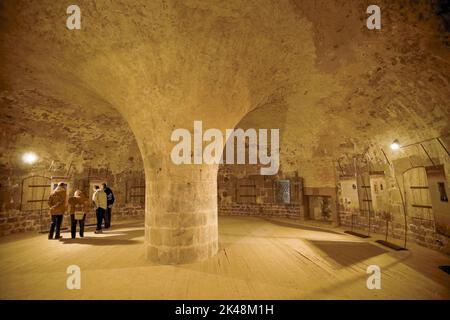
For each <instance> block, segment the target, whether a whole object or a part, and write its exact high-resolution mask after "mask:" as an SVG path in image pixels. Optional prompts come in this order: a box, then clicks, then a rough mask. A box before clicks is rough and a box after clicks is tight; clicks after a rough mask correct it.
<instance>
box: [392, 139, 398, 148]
mask: <svg viewBox="0 0 450 320" xmlns="http://www.w3.org/2000/svg"><path fill="white" fill-rule="evenodd" d="M391 149H392V150H398V149H400V142H398V140H397V139H395V140H394V142H392V143H391Z"/></svg>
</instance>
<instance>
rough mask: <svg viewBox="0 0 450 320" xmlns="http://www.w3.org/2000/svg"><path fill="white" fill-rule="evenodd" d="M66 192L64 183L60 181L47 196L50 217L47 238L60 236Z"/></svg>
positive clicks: (59, 237)
mask: <svg viewBox="0 0 450 320" xmlns="http://www.w3.org/2000/svg"><path fill="white" fill-rule="evenodd" d="M66 193H67V191H66V184H64V183H63V182H60V183H58V186H57V187H56V189H55V190H53V192H52V193H51V194H50V196H49V198H48V207H49V213H50V215H51V218H52V222H51V224H50V231H49V233H48V239H49V240H51V239H53V235H55V239H61V238H62V236H60V231H61V224H62V221H63V217H64V213H65V212H66V196H67V195H66Z"/></svg>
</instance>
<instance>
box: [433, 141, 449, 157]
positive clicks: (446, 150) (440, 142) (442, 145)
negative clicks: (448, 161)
mask: <svg viewBox="0 0 450 320" xmlns="http://www.w3.org/2000/svg"><path fill="white" fill-rule="evenodd" d="M436 140H437V141H438V142H439V144H440V145H441V147H442V148H443V149H444V150H445V152H447V154H448V156H449V157H450V152H449V151H448V149H447V148H446V147H445V145H444V144H443V143H442V141H441V139H440V138H436Z"/></svg>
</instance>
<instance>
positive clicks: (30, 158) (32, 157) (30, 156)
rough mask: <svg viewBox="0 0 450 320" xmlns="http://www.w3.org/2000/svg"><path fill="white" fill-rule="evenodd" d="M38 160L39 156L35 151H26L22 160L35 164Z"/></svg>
mask: <svg viewBox="0 0 450 320" xmlns="http://www.w3.org/2000/svg"><path fill="white" fill-rule="evenodd" d="M37 160H38V156H37V155H36V154H35V153H34V152H25V153H24V154H23V156H22V161H23V162H24V163H27V164H33V163H35V162H36V161H37Z"/></svg>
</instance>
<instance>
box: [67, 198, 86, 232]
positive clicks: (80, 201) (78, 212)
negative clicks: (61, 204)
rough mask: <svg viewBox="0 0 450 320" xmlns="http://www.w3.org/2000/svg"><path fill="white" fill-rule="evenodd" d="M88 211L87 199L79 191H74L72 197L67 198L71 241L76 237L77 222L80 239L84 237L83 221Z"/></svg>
mask: <svg viewBox="0 0 450 320" xmlns="http://www.w3.org/2000/svg"><path fill="white" fill-rule="evenodd" d="M88 210H89V200H88V197H86V196H85V195H84V193H83V192H82V191H81V190H77V191H75V194H74V195H73V197H70V198H69V213H70V233H71V236H72V239H75V237H76V232H77V222H79V223H80V237H81V238H83V237H84V221H85V219H86V213H87V212H88Z"/></svg>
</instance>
